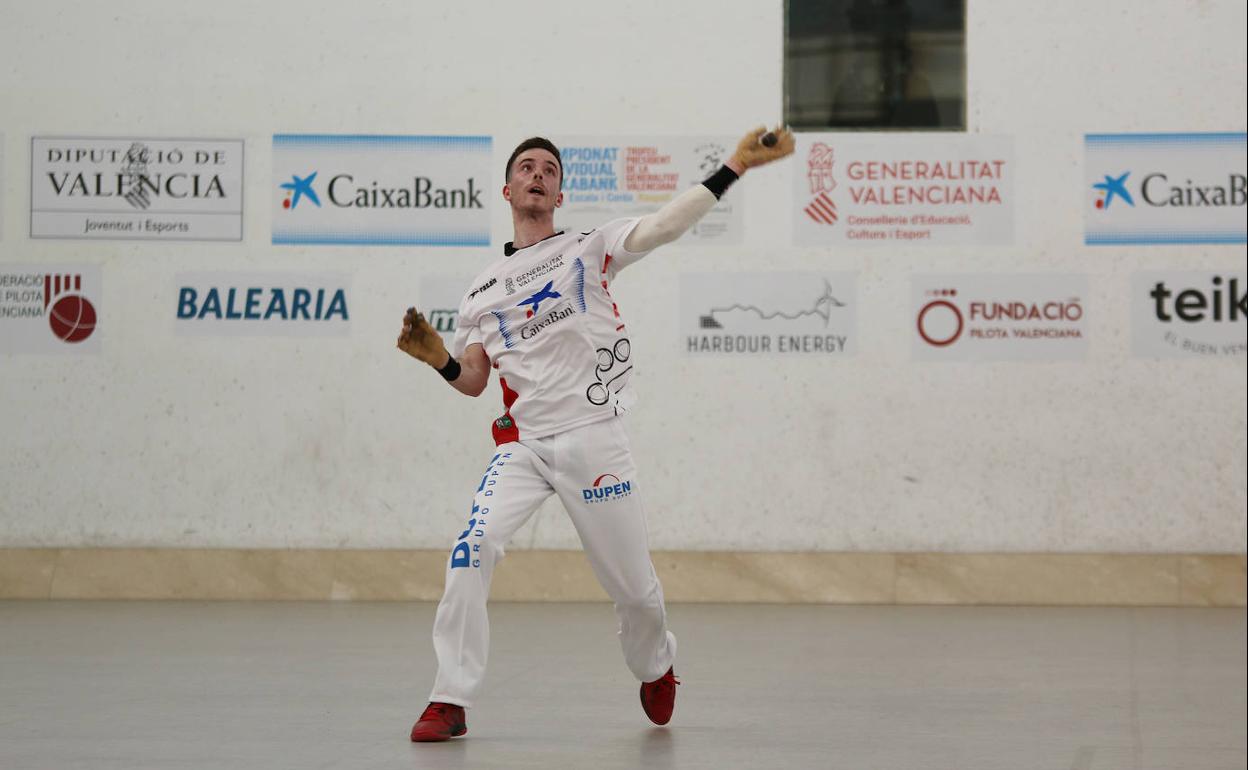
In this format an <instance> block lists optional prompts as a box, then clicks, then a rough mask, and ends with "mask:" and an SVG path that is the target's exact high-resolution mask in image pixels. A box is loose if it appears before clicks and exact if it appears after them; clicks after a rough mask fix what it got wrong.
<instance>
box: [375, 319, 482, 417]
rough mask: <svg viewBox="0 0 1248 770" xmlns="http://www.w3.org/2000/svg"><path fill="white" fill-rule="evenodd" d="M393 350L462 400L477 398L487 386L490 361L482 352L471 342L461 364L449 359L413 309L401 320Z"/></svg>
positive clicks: (436, 338) (439, 337)
mask: <svg viewBox="0 0 1248 770" xmlns="http://www.w3.org/2000/svg"><path fill="white" fill-rule="evenodd" d="M396 346H397V347H398V349H399V350H402V351H403V352H404V353H407V354H408V355H409V356H411V357H412V358H415V359H417V360H418V361H423V362H424V363H426V364H428V365H429V366H431V367H433V368H434V369H435V370H436V371H437V372H438V374H440V375H442V378H443V379H445V380H446V381H447V382H449V383H450V384H451V387H452V388H455V390H458V391H459V392H460V393H463V394H464V395H465V396H479V395H481V392H482V391H484V390H485V386H486V385H487V384H489V381H490V358H489V356H487V355H486V354H485V348H483V347H482V346H481V345H480V343H475V342H474V343H473V344H471V345H469V346H468V347H467V348H466V349H465V350H464V355H463V358H462V359H461V360H456V359H454V358H452V357H451V354H450V353H448V352H447V350H446V345H444V344H443V343H442V336H441V335H439V334H438V333H437V331H436V330H434V328H433V327H432V326H430V325H429V322H428V321H426V320H425V317H424V316H423V315H422V314H420V313H418V312H417V311H416V308H414V307H411V308H408V309H407V314H406V315H404V316H403V331H402V332H401V333H400V334H399V340H398V343H397V345H396Z"/></svg>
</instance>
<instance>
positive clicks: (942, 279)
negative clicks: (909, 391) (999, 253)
mask: <svg viewBox="0 0 1248 770" xmlns="http://www.w3.org/2000/svg"><path fill="white" fill-rule="evenodd" d="M1086 296H1087V278H1086V276H1082V275H1054V274H1046V275H943V276H942V275H931V276H917V277H915V278H914V279H913V282H912V285H911V297H912V303H913V304H912V307H913V313H914V316H913V319H914V320H913V328H914V331H915V338H914V344H913V346H912V350H913V352H914V357H915V358H916V359H919V360H927V361H1016V360H1033V361H1041V360H1070V359H1079V358H1082V357H1084V355H1085V354H1086V352H1087V335H1088V329H1087V313H1086V309H1085V300H1084V298H1085V297H1086Z"/></svg>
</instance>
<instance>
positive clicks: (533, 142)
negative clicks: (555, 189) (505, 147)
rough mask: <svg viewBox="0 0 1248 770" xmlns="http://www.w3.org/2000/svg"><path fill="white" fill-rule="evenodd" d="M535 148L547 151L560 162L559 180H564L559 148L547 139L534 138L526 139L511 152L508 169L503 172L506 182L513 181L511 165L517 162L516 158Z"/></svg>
mask: <svg viewBox="0 0 1248 770" xmlns="http://www.w3.org/2000/svg"><path fill="white" fill-rule="evenodd" d="M534 148H537V149H539V150H545V151H546V152H549V153H550V154H551V155H554V156H555V160H556V161H558V162H559V179H560V180H562V179H563V156H562V155H560V154H559V148H558V147H556V146H555V143H554V142H552V141H550V140H549V139H547V138H545V137H541V136H533V137H529V138H528V139H525V140H524V141H523V142H521V143H520V144H518V145H517V146H516V149H514V150H512V151H511V157H510V158H508V159H507V168H506V170H505V171H503V181H504V182H505V181H507V180H509V179H511V165H512V164H513V163H515V162H516V156H518V155H519V154H520V153H522V152H524V151H525V150H532V149H534Z"/></svg>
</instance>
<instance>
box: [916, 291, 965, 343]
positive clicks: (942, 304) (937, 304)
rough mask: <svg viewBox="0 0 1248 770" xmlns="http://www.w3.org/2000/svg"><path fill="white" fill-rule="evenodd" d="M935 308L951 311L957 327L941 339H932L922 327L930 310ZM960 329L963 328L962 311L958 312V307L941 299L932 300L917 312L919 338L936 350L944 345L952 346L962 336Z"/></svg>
mask: <svg viewBox="0 0 1248 770" xmlns="http://www.w3.org/2000/svg"><path fill="white" fill-rule="evenodd" d="M936 308H945V309H947V310H949V311H951V312H952V313H953V317H954V319H955V320H956V321H957V326H956V327H955V328H954V330H953V334H951V335H949V336H948V337H945V338H943V339H942V338H939V337H933V336H932V335H930V334H928V333H927V329H926V328H925V325H924V324H925V322H926V320H927V314H928V313H929V312H931V311H932V310H935V309H936ZM962 327H963V323H962V311H961V310H958V306H957V305H955V304H953V303H952V302H949V301H948V300H943V299H938V300H933V301H931V302H929V303H927V304H926V305H924V306H923V309H922V310H920V311H919V320H918V329H919V336H920V337H922V338H923V341H924V342H926V343H927V344H929V345H932V346H935V347H938V348H943V347H944V346H946V345H952V344H953V343H954V341H956V340H957V339H958V337H961V336H962Z"/></svg>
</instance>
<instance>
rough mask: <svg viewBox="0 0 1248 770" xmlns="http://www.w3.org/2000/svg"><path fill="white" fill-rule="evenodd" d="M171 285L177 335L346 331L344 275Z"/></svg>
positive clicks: (236, 276) (196, 277) (203, 278)
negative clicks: (173, 287) (173, 290)
mask: <svg viewBox="0 0 1248 770" xmlns="http://www.w3.org/2000/svg"><path fill="white" fill-rule="evenodd" d="M176 282H177V286H176V290H175V302H174V303H173V304H174V306H175V308H176V309H175V314H174V318H175V325H176V328H177V332H178V334H181V335H188V336H201V337H202V336H284V337H324V336H337V335H345V334H347V333H349V332H350V330H351V301H350V295H351V286H350V276H349V275H347V274H346V273H319V272H316V273H248V272H238V273H231V272H220V273H217V272H207V273H182V274H179V275H178V276H177V278H176Z"/></svg>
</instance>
